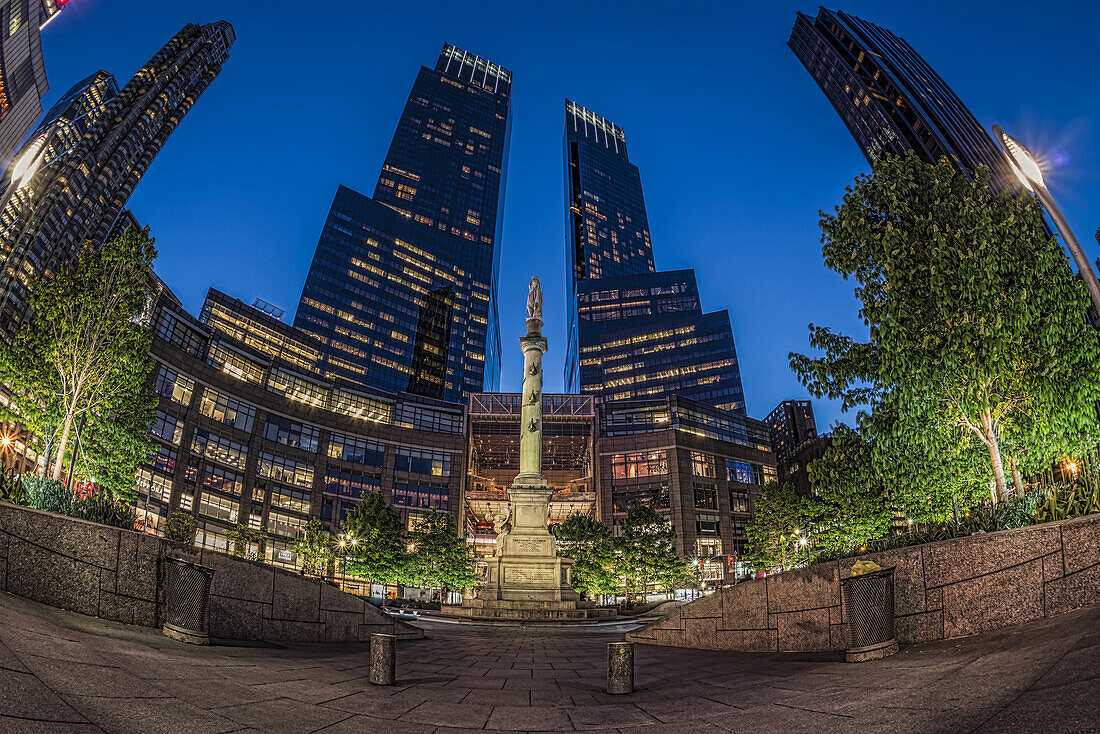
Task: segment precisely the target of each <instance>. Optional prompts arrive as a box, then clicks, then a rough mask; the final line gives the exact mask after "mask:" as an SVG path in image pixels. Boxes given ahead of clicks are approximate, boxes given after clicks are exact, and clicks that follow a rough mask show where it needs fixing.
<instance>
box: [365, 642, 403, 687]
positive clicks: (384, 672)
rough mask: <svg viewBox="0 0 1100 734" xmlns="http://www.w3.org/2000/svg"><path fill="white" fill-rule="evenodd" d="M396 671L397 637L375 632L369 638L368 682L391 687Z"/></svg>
mask: <svg viewBox="0 0 1100 734" xmlns="http://www.w3.org/2000/svg"><path fill="white" fill-rule="evenodd" d="M396 670H397V637H396V636H395V635H384V634H382V633H379V632H375V633H374V634H372V635H371V636H370V682H371V683H372V684H374V685H376V686H392V685H393V683H394V680H395V679H396V677H397V675H396Z"/></svg>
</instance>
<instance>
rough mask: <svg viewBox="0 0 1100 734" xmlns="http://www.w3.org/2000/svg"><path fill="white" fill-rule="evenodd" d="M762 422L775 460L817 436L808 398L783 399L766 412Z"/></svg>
mask: <svg viewBox="0 0 1100 734" xmlns="http://www.w3.org/2000/svg"><path fill="white" fill-rule="evenodd" d="M764 422H765V423H767V424H768V436H769V437H770V438H771V442H772V451H774V452H775V459H776V461H783V460H784V459H787V458H788V457H790V456H791V455H792V454H794V450H795V449H796V448H798V445H799V444H800V443H802V442H803V441H805V440H806V439H809V438H815V437H816V436H817V423H816V422H815V421H814V406H813V405H811V404H810V401H809V400H784V401H783V402H782V403H780V404H779V405H777V406H775V408H774V409H773V410H772V412H771V413H768V417H767V418H765V419H764Z"/></svg>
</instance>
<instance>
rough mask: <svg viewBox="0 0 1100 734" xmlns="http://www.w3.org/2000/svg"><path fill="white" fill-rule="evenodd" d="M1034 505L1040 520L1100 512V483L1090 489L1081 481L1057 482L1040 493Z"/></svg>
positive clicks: (1061, 518) (1050, 520) (1067, 517)
mask: <svg viewBox="0 0 1100 734" xmlns="http://www.w3.org/2000/svg"><path fill="white" fill-rule="evenodd" d="M1034 506H1035V517H1036V518H1037V520H1038V522H1053V521H1055V520H1067V519H1069V518H1071V517H1080V516H1081V515H1090V514H1092V513H1094V512H1100V485H1095V484H1094V485H1093V487H1092V489H1089V488H1088V485H1086V484H1082V483H1081V482H1074V483H1072V484H1056V485H1054V486H1053V487H1051V488H1050V489H1049V490H1048V491H1047V492H1045V493H1043V494H1040V495H1039V497H1038V498H1036V500H1035V503H1034Z"/></svg>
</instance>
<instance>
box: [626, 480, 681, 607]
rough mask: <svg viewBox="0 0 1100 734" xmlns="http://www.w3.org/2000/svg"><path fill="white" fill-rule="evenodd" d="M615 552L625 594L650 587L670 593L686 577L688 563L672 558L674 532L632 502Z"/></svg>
mask: <svg viewBox="0 0 1100 734" xmlns="http://www.w3.org/2000/svg"><path fill="white" fill-rule="evenodd" d="M621 527H622V536H621V537H620V538H619V543H618V549H619V559H620V564H621V566H620V569H621V570H620V572H621V574H622V576H623V577H624V578H625V591H626V592H627V596H628V597H629V595H630V593H631V591H638V592H641V594H642V597H643V599H644V596H645V592H646V589H647V588H648V586H649V585H650V584H656V585H657V586H660V587H663V588H665V589H673V588H675V587H676V582H677V581H679V580H681V579H683V578H684V577H685V576H686V575H688V573H689V570H688V568H687V566H688V562H687V561H685V560H684V559H683V558H681V557H680V556H678V555H676V548H675V545H674V544H675V539H676V529H675V528H674V527H672V523H671V522H669V521H668V520H666V519H665V518H663V517H661V516H660V515H658V514H657V511H656V510H654V509H653V508H652V507H650V506H649V505H646V504H643V503H641V502H635V503H634V504H632V505H631V506H630V508H629V509H628V510H627V511H626V517H625V518H623V521H622V525H621Z"/></svg>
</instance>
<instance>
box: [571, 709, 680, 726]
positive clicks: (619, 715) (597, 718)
mask: <svg viewBox="0 0 1100 734" xmlns="http://www.w3.org/2000/svg"><path fill="white" fill-rule="evenodd" d="M569 719H570V720H571V721H572V722H573V726H574V727H575V728H577V729H578V730H591V729H606V728H607V724H608V722H609V721H614V722H615V725H616V726H617V727H626V726H641V725H644V724H659V723H661V722H660V721H658V720H657V719H656V718H654V717H653V716H650V715H649V714H647V713H646V712H645V711H642V710H641V709H640V708H638V707H637V706H635V705H633V704H603V705H597V706H583V707H581V706H578V707H577V708H575V709H572V710H571V711H570V712H569Z"/></svg>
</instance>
